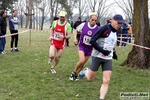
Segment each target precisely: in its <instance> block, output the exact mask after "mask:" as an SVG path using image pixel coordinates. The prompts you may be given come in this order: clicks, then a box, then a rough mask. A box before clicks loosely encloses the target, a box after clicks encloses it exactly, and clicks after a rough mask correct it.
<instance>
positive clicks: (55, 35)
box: [54, 32, 63, 40]
mask: <svg viewBox="0 0 150 100" xmlns="http://www.w3.org/2000/svg"><path fill="white" fill-rule="evenodd" d="M60 36H63V35H62V33H58V32H55V33H54V39H55V40H63V39H62V38H59V37H60Z"/></svg>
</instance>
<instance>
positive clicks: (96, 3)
mask: <svg viewBox="0 0 150 100" xmlns="http://www.w3.org/2000/svg"><path fill="white" fill-rule="evenodd" d="M87 1H88V5H89V8H90V11H93V12H97V15H98V21H100V23H101V24H105V23H106V18H107V17H108V16H109V15H110V14H109V13H108V9H109V8H110V7H111V6H112V4H109V5H106V4H107V2H106V0H87Z"/></svg>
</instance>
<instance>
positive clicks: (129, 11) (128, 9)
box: [114, 0, 134, 22]
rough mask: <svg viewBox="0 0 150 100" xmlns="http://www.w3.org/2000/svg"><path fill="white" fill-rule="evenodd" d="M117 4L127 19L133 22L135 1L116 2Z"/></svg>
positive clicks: (123, 0) (122, 0)
mask: <svg viewBox="0 0 150 100" xmlns="http://www.w3.org/2000/svg"><path fill="white" fill-rule="evenodd" d="M114 1H115V3H116V4H117V5H118V6H119V7H120V8H121V9H122V11H123V12H124V15H125V17H126V19H127V20H128V21H130V22H132V19H133V12H134V11H133V0H121V1H117V0H114Z"/></svg>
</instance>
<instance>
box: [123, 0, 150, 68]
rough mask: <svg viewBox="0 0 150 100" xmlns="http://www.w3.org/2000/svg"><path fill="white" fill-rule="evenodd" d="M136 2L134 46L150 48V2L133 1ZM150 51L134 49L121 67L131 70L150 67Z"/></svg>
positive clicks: (142, 0) (144, 0) (145, 0)
mask: <svg viewBox="0 0 150 100" xmlns="http://www.w3.org/2000/svg"><path fill="white" fill-rule="evenodd" d="M133 2H134V16H133V20H134V25H133V26H134V29H135V31H134V32H135V33H134V34H135V41H134V44H138V45H141V46H146V47H150V33H149V21H148V0H133ZM149 54H150V50H147V49H143V48H139V47H135V46H134V47H133V48H132V50H131V52H130V53H129V54H128V57H127V59H126V60H125V61H124V62H123V63H122V64H121V65H127V67H130V68H142V69H144V68H148V67H150V55H149Z"/></svg>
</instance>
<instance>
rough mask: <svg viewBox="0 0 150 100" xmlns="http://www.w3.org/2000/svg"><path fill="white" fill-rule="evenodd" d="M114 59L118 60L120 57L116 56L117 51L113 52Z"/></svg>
mask: <svg viewBox="0 0 150 100" xmlns="http://www.w3.org/2000/svg"><path fill="white" fill-rule="evenodd" d="M113 59H116V60H118V56H117V54H116V52H115V51H114V52H113Z"/></svg>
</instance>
